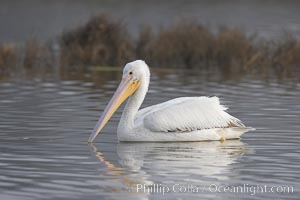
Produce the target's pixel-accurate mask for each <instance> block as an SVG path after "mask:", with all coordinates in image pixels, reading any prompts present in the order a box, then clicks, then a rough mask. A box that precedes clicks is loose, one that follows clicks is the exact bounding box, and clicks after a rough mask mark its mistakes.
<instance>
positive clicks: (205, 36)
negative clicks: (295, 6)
mask: <svg viewBox="0 0 300 200" xmlns="http://www.w3.org/2000/svg"><path fill="white" fill-rule="evenodd" d="M58 38H59V39H58V40H59V42H58V43H59V48H58V50H53V48H52V47H51V46H53V44H51V43H50V44H49V43H41V42H39V41H37V40H36V39H34V38H33V39H31V40H29V41H28V42H27V43H26V44H25V45H24V46H22V47H20V46H16V45H15V44H1V45H0V74H1V75H2V76H3V75H5V76H9V75H10V74H13V73H14V72H15V71H16V70H20V69H22V70H26V69H33V68H34V69H39V68H41V67H43V68H45V67H46V68H52V67H57V66H56V65H59V68H60V69H61V70H63V71H65V70H67V71H68V70H79V71H83V70H85V69H87V68H89V67H91V66H110V67H115V66H123V65H124V64H125V63H126V62H129V61H132V60H134V59H143V60H145V61H146V62H147V63H148V64H149V65H150V66H151V67H160V68H187V69H193V70H198V69H199V70H215V71H217V72H221V73H223V74H224V75H228V74H234V75H237V74H238V75H245V74H253V75H257V76H263V77H268V76H274V75H275V76H277V77H280V78H282V77H283V78H291V77H292V78H296V79H297V80H299V77H300V74H299V73H300V70H299V66H300V41H299V39H297V38H295V37H293V36H292V35H290V34H288V33H287V34H285V35H283V36H282V38H281V40H279V41H274V40H265V39H261V38H257V37H255V36H247V35H246V34H245V33H243V32H242V31H241V30H239V29H235V28H228V27H226V26H224V27H222V28H220V29H219V31H218V32H217V33H213V32H212V31H210V30H209V29H208V28H207V27H204V26H202V25H199V24H197V23H193V22H188V21H180V22H177V23H174V24H173V25H171V26H168V27H164V28H162V29H161V30H160V31H158V32H154V31H152V28H151V27H148V26H145V27H144V28H142V29H141V31H140V33H139V35H138V37H137V38H133V37H131V36H130V34H129V33H128V30H127V28H126V26H125V25H124V23H122V22H121V21H117V20H113V19H111V17H109V16H107V15H99V16H96V17H93V18H91V19H90V20H89V21H88V22H87V23H86V24H85V25H83V26H81V27H78V28H77V29H75V30H69V31H66V32H64V33H62V34H61V35H60V36H59V37H58ZM56 54H58V55H59V56H56ZM54 65H55V66H54Z"/></svg>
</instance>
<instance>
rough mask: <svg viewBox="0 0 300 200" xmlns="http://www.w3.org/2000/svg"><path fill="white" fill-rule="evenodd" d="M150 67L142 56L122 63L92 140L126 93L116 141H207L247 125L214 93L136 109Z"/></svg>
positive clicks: (231, 135) (229, 135)
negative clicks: (120, 79)
mask: <svg viewBox="0 0 300 200" xmlns="http://www.w3.org/2000/svg"><path fill="white" fill-rule="evenodd" d="M149 81H150V71H149V67H148V65H147V64H146V63H145V62H144V61H142V60H136V61H133V62H130V63H128V64H126V65H125V67H124V70H123V77H122V81H121V83H120V85H119V87H118V89H117V90H116V92H115V94H114V95H113V97H112V99H111V100H110V102H109V103H108V105H107V107H106V108H105V110H104V112H103V113H102V116H101V117H100V119H99V121H98V123H97V124H96V126H95V128H94V130H93V132H92V134H91V136H90V138H89V140H88V143H91V142H93V140H94V139H95V138H96V136H97V135H98V134H99V132H100V131H101V130H102V129H103V127H104V126H105V125H106V123H107V122H108V120H109V119H110V118H111V116H112V115H113V114H114V112H115V111H116V110H117V109H118V107H119V106H120V105H121V104H122V103H123V102H124V101H125V100H126V99H127V98H128V97H129V99H128V102H127V104H126V106H125V108H124V111H123V113H122V117H121V120H120V122H119V126H118V129H117V135H118V140H119V141H135V142H138V141H141V142H142V141H143V142H146V141H152V142H175V141H208V140H224V139H237V138H239V137H240V136H241V135H242V134H243V133H245V132H247V131H249V130H250V129H251V128H249V127H245V125H244V124H243V123H242V122H241V121H240V120H239V119H237V118H235V117H233V116H231V115H229V114H228V113H226V112H225V110H226V107H224V106H223V105H221V104H220V102H219V99H218V97H181V98H176V99H172V100H169V101H167V102H164V103H160V104H157V105H153V106H150V107H147V108H144V109H141V110H138V109H139V108H140V106H141V104H142V103H143V100H144V98H145V95H146V93H147V91H148V86H149Z"/></svg>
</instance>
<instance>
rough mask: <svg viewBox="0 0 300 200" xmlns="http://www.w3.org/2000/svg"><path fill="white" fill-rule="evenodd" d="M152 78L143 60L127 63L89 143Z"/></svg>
mask: <svg viewBox="0 0 300 200" xmlns="http://www.w3.org/2000/svg"><path fill="white" fill-rule="evenodd" d="M149 77H150V71H149V67H148V65H147V64H146V63H145V62H144V61H142V60H136V61H133V62H130V63H127V64H126V65H125V67H124V69H123V76H122V81H121V83H120V85H119V86H118V88H117V90H116V92H115V93H114V95H113V97H112V98H111V100H110V101H109V103H108V105H107V106H106V108H105V109H104V111H103V113H102V115H101V117H100V119H99V121H98V122H97V124H96V126H95V128H94V130H93V132H92V134H91V136H90V138H89V140H88V143H92V142H93V140H94V139H95V138H96V137H97V135H98V134H99V132H100V131H101V130H102V129H103V128H104V126H105V125H106V123H107V122H108V121H109V119H110V118H111V117H112V115H113V114H114V113H115V111H116V110H117V109H118V108H119V107H120V105H121V104H122V103H123V102H124V101H125V100H126V99H127V98H128V97H130V96H131V95H133V94H134V93H135V91H136V90H138V88H139V87H140V85H141V84H142V83H143V82H144V81H145V80H146V79H149Z"/></svg>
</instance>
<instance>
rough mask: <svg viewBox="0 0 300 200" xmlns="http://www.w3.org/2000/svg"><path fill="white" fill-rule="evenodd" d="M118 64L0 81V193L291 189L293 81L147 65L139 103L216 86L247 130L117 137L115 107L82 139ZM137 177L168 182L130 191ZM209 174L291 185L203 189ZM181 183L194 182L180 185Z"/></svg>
mask: <svg viewBox="0 0 300 200" xmlns="http://www.w3.org/2000/svg"><path fill="white" fill-rule="evenodd" d="M119 74H120V72H98V73H96V74H94V75H91V74H86V75H85V76H83V78H72V80H70V78H57V77H56V78H46V79H43V80H42V79H39V78H27V79H26V78H21V79H19V78H16V79H12V80H7V81H2V82H0V111H1V112H0V137H1V145H0V150H1V151H0V152H1V157H0V199H7V200H8V199H20V200H21V199H22V200H26V199H96V198H97V199H101V198H107V199H120V198H122V199H126V198H130V199H162V198H167V199H174V198H177V199H187V198H188V197H189V198H192V199H196V198H197V197H202V198H216V199H237V198H245V199H247V198H248V199H252V198H253V197H256V198H258V199H261V198H263V197H267V198H268V199H270V198H272V199H282V198H284V199H287V198H291V199H299V190H300V183H299V180H300V175H299V168H300V157H299V153H300V145H299V144H300V123H299V119H300V117H299V115H300V105H299V100H300V92H299V88H300V85H299V84H297V83H277V82H276V81H273V80H270V81H268V82H266V81H260V80H253V79H248V78H244V79H242V80H238V81H228V80H221V79H220V78H218V77H217V76H216V75H213V74H205V75H204V74H197V73H193V74H188V73H185V72H182V71H181V72H178V71H177V72H176V71H174V72H164V73H155V72H154V73H153V76H152V82H151V85H150V90H149V93H148V95H147V97H146V100H145V102H144V104H143V107H144V106H148V105H152V104H156V103H159V102H162V101H165V100H168V99H172V98H175V97H180V96H200V95H207V96H212V95H217V96H219V97H220V98H221V100H222V102H223V103H224V104H225V105H228V106H229V107H230V110H229V112H230V113H231V114H233V115H234V116H236V117H238V118H240V119H241V120H243V121H244V123H245V124H247V125H248V126H252V127H255V128H256V129H257V130H256V131H253V132H249V133H248V134H246V135H244V136H243V137H242V139H241V140H234V141H225V142H223V143H221V142H218V141H217V142H193V143H118V142H117V138H116V127H117V124H118V120H119V118H120V114H121V109H120V110H119V111H118V112H117V113H116V115H115V116H114V117H113V118H112V120H111V121H110V122H109V123H108V125H107V126H106V128H105V129H104V131H103V132H102V133H101V134H100V135H99V136H98V137H97V139H96V142H95V143H94V146H88V145H87V143H86V142H87V139H88V137H89V134H90V131H91V130H92V128H93V127H94V125H95V123H96V121H97V120H98V117H99V116H100V114H101V111H102V110H103V109H104V106H105V105H106V103H107V102H108V100H109V99H110V97H111V96H112V93H113V91H114V89H115V88H116V86H117V84H118V82H119V78H120V75H119ZM104 77H106V78H105V79H107V80H104ZM138 184H142V185H145V186H149V187H148V188H149V189H154V188H155V185H153V184H161V186H165V188H166V187H169V188H170V191H169V192H168V193H166V194H165V195H164V196H163V195H162V193H144V192H142V191H140V192H138V193H137V192H136V187H137V185H138ZM175 184H179V185H176V188H175V190H176V191H173V189H172V187H173V186H174V185H175ZM212 184H213V185H216V186H220V185H223V186H224V185H229V186H241V185H244V184H245V185H246V186H247V185H248V186H257V185H260V186H265V185H266V187H267V188H268V189H270V187H272V186H291V187H293V191H294V192H293V193H291V192H290V193H272V192H268V191H267V192H264V193H257V194H255V195H254V192H255V191H253V189H251V191H248V192H244V193H239V194H236V193H233V192H221V193H219V192H216V191H215V187H212V186H211V188H210V189H212V190H213V191H210V190H209V186H210V185H212ZM189 185H193V186H195V187H196V186H197V187H198V188H200V189H199V190H198V192H191V191H186V192H184V187H186V188H188V186H189ZM180 187H182V188H183V189H181V191H182V192H180V191H179V188H180ZM249 190H250V189H249ZM251 194H252V195H251Z"/></svg>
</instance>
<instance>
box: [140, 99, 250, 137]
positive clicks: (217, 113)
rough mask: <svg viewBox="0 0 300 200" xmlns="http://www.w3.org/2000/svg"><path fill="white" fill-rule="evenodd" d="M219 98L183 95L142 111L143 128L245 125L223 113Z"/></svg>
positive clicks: (195, 128)
mask: <svg viewBox="0 0 300 200" xmlns="http://www.w3.org/2000/svg"><path fill="white" fill-rule="evenodd" d="M226 109H227V108H226V107H224V106H222V105H220V102H219V98H218V97H182V98H177V99H173V100H170V101H167V102H165V103H161V104H158V105H155V106H151V107H150V109H149V108H148V109H147V108H146V110H147V112H145V111H143V110H141V111H140V112H141V113H142V114H140V112H138V115H137V118H143V119H144V126H145V128H147V129H149V130H151V131H154V132H175V131H178V132H186V131H195V130H203V129H210V128H228V127H230V126H231V127H232V126H241V127H244V125H243V124H242V123H241V122H240V120H238V119H237V118H235V117H233V116H231V115H229V114H228V113H226V112H225V110H226Z"/></svg>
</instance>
